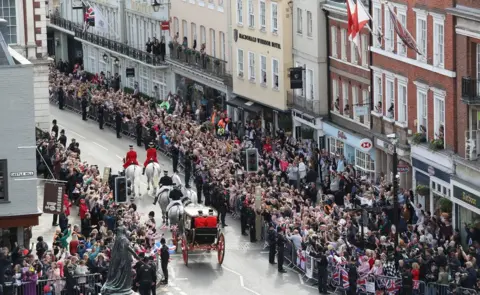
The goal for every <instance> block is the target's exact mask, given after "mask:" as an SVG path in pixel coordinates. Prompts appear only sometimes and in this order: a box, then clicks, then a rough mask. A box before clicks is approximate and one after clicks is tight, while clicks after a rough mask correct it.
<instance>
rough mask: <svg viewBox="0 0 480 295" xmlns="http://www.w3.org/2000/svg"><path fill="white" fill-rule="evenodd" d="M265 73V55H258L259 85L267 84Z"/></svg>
mask: <svg viewBox="0 0 480 295" xmlns="http://www.w3.org/2000/svg"><path fill="white" fill-rule="evenodd" d="M267 75H268V74H267V57H266V56H265V55H260V85H262V86H267V82H268V76H267Z"/></svg>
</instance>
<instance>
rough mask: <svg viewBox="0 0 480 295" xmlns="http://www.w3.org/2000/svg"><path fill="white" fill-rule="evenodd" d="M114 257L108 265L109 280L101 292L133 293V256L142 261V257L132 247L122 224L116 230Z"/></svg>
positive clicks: (112, 293)
mask: <svg viewBox="0 0 480 295" xmlns="http://www.w3.org/2000/svg"><path fill="white" fill-rule="evenodd" d="M111 256H112V259H111V260H110V265H109V266H108V274H107V281H106V282H105V284H104V285H103V287H102V290H101V294H107V295H108V294H110V295H132V294H135V292H134V291H133V290H132V263H133V258H132V256H133V257H135V258H136V259H137V260H139V261H140V257H139V256H138V255H137V254H136V253H135V251H134V250H133V249H132V248H131V247H130V241H129V240H128V237H127V230H126V228H125V227H124V226H123V224H120V225H119V226H118V227H117V230H116V236H115V243H114V245H113V248H112V255H111Z"/></svg>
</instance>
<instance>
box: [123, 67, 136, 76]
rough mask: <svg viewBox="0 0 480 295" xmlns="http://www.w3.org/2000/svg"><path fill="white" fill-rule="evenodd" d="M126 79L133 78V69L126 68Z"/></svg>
mask: <svg viewBox="0 0 480 295" xmlns="http://www.w3.org/2000/svg"><path fill="white" fill-rule="evenodd" d="M125 74H126V75H125V76H127V78H133V77H135V68H127V69H126V73H125Z"/></svg>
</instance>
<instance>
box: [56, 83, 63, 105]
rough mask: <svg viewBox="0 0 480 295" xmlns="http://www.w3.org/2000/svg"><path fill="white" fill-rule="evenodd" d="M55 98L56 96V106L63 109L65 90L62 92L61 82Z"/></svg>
mask: <svg viewBox="0 0 480 295" xmlns="http://www.w3.org/2000/svg"><path fill="white" fill-rule="evenodd" d="M57 98H58V108H59V109H60V110H63V108H64V106H65V92H63V83H60V87H58V90H57Z"/></svg>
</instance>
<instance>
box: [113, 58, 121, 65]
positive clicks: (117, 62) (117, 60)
mask: <svg viewBox="0 0 480 295" xmlns="http://www.w3.org/2000/svg"><path fill="white" fill-rule="evenodd" d="M113 62H114V63H115V64H116V65H118V64H119V63H120V60H119V59H118V57H115V60H114V61H113Z"/></svg>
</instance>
